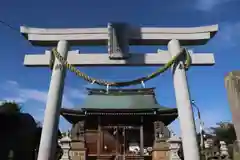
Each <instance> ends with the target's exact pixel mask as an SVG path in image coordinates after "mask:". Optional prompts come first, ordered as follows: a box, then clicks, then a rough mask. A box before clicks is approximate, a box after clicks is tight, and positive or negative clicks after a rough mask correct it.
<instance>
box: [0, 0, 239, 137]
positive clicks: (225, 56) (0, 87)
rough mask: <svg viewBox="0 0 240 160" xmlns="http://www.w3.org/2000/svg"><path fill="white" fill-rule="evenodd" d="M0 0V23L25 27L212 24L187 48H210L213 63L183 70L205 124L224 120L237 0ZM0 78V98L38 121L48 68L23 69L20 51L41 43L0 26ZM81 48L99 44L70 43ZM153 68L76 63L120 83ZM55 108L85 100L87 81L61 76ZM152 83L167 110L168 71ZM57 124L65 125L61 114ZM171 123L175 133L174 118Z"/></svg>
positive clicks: (235, 59)
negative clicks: (203, 39)
mask: <svg viewBox="0 0 240 160" xmlns="http://www.w3.org/2000/svg"><path fill="white" fill-rule="evenodd" d="M137 2H138V3H136V1H129V0H128V1H126V0H121V1H115V0H101V1H93V0H81V1H80V0H79V1H77V0H71V2H70V1H66V0H65V1H64V0H51V1H49V0H41V1H32V0H21V1H14V0H1V2H0V20H3V21H5V22H7V23H9V24H11V25H12V26H14V27H15V28H19V26H20V25H26V26H32V27H56V28H57V27H61V28H63V27H97V26H106V25H107V22H110V21H121V22H128V23H131V24H133V25H137V26H139V25H141V26H149V27H151V26H162V27H184V26H204V25H212V24H219V27H220V30H219V32H218V34H217V35H216V36H215V37H214V38H213V39H212V40H211V41H210V42H209V43H208V44H207V45H204V46H198V47H192V48H191V49H193V50H194V51H195V52H213V53H214V54H215V59H216V64H215V66H213V67H192V68H191V69H190V70H189V71H188V80H189V86H190V91H191V97H192V98H193V99H194V100H195V101H196V103H197V105H198V106H199V108H200V110H201V113H202V116H203V120H204V122H205V125H206V127H209V126H212V125H214V124H215V123H216V122H218V121H221V120H222V121H230V120H231V113H230V110H229V104H228V101H227V95H226V90H225V88H224V76H225V75H226V74H227V73H228V72H229V71H232V70H237V69H239V59H240V54H239V53H238V52H239V50H240V46H239V43H240V41H239V38H240V20H239V18H238V17H239V16H238V15H239V12H240V11H238V9H237V8H239V5H240V1H238V0H182V1H181V2H180V1H178V0H168V1H159V0H138V1H137ZM0 42H1V43H0V48H1V58H0V64H1V76H0V99H1V100H15V101H17V102H19V103H21V104H22V106H23V110H24V111H25V112H30V113H31V114H32V115H33V116H34V117H35V118H36V119H37V120H39V121H42V120H43V115H44V109H45V105H46V98H47V90H48V86H49V81H50V75H51V72H50V70H49V69H48V68H27V67H24V66H23V59H24V54H27V53H39V54H40V53H44V51H45V49H46V48H43V47H33V46H31V45H30V44H29V43H28V41H27V40H25V39H24V38H23V37H22V36H21V35H20V34H19V32H18V31H14V30H11V29H9V28H8V27H6V26H3V25H0ZM74 48H78V49H79V50H80V51H81V52H104V51H107V49H106V48H105V47H92V48H89V47H74ZM157 48H161V49H165V48H166V47H165V46H155V47H146V46H142V47H133V48H132V51H135V52H156V50H157ZM155 69H156V67H133V68H118V67H111V68H109V67H108V68H104V67H95V68H81V70H83V71H84V72H86V73H88V74H89V75H91V76H94V77H99V78H104V79H108V80H123V79H124V80H126V79H132V78H135V77H138V76H142V75H146V74H148V73H150V72H152V71H154V70H155ZM65 83H66V85H65V91H64V100H63V105H64V106H67V107H76V106H81V104H82V103H83V102H84V98H85V90H84V87H85V86H86V85H89V84H88V83H86V82H84V81H83V80H81V79H79V78H77V77H76V76H75V75H74V74H72V73H68V74H67V77H66V81H65ZM146 86H147V87H157V89H156V93H157V99H158V101H159V103H160V104H162V105H164V106H169V107H175V106H176V104H175V97H174V90H173V83H172V77H171V74H170V72H166V73H164V74H163V75H162V76H160V77H158V78H155V79H154V80H151V81H149V82H147V83H146ZM60 128H61V129H62V130H67V129H68V128H69V124H68V123H67V122H66V121H65V120H64V119H63V118H61V120H60ZM171 128H172V129H174V130H175V132H177V133H179V126H178V121H175V122H174V123H173V124H172V125H171Z"/></svg>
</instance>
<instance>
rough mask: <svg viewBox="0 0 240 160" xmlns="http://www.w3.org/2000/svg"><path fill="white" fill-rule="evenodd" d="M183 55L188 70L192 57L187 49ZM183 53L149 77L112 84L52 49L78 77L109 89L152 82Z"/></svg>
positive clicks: (183, 50)
mask: <svg viewBox="0 0 240 160" xmlns="http://www.w3.org/2000/svg"><path fill="white" fill-rule="evenodd" d="M182 53H184V54H185V55H186V58H185V62H184V68H185V69H186V70H187V69H188V67H189V66H190V63H191V56H190V54H189V52H188V51H187V49H185V48H184V49H182ZM182 53H180V54H178V55H177V56H175V57H173V58H172V59H171V60H170V61H169V62H168V63H166V64H165V65H164V66H163V67H160V68H158V69H157V70H156V71H155V72H153V73H151V74H149V75H147V76H144V77H140V78H137V79H134V80H130V81H122V82H110V81H106V80H102V79H96V78H93V77H90V76H88V75H87V74H85V73H83V72H81V71H80V70H79V69H77V68H76V67H74V66H73V65H71V64H69V63H68V61H67V60H65V59H64V57H62V56H61V54H60V53H58V51H57V48H53V49H52V54H53V56H55V58H57V59H58V60H59V61H60V63H61V64H62V65H63V66H65V67H66V68H67V69H69V70H70V71H71V72H73V73H75V74H76V75H77V76H78V77H81V78H83V79H84V80H86V81H88V82H90V83H96V84H98V85H101V86H107V87H110V86H114V87H125V86H130V85H136V84H141V83H143V82H146V81H148V80H151V79H153V78H155V77H157V76H158V75H160V74H161V73H163V72H165V71H166V70H167V69H169V68H170V67H171V66H172V65H173V64H174V63H175V62H176V61H177V60H178V59H179V57H180V56H181V55H182ZM53 64H54V61H52V62H51V64H50V67H51V68H53Z"/></svg>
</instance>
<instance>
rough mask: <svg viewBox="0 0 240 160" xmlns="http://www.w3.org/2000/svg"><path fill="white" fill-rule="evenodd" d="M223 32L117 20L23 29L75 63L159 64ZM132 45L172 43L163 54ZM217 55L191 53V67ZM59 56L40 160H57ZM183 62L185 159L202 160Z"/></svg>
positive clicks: (179, 89) (179, 80)
mask: <svg viewBox="0 0 240 160" xmlns="http://www.w3.org/2000/svg"><path fill="white" fill-rule="evenodd" d="M217 31H218V25H213V26H205V27H189V28H158V27H155V28H149V27H142V28H134V27H132V26H129V25H119V24H112V25H108V27H106V28H67V29H47V28H30V27H24V26H22V27H21V33H22V34H23V35H24V36H25V37H26V38H27V39H28V40H29V41H30V42H31V43H32V45H35V46H57V51H58V52H59V53H60V54H61V56H62V57H64V58H66V59H67V61H68V63H69V64H72V65H74V66H88V67H92V66H146V65H148V66H159V65H163V64H166V63H167V62H168V61H170V60H171V58H172V57H174V56H176V55H178V54H179V53H180V52H181V46H180V44H181V45H203V44H206V43H207V42H208V40H209V39H211V38H212V37H213V36H214V35H215V33H216V32H217ZM107 43H108V52H109V53H103V54H88V53H79V52H78V51H69V47H70V46H73V45H106V44H107ZM129 45H168V51H162V52H160V53H158V54H157V53H146V54H144V55H143V54H131V53H129V51H128V46H129ZM52 60H53V57H52V54H51V51H45V54H40V55H25V59H24V65H25V66H30V67H34V66H40V67H47V66H49V65H50V64H51V61H52ZM214 63H215V62H214V55H213V54H211V53H195V54H192V53H191V65H196V66H202V65H205V66H207V65H213V64H214ZM59 65H61V64H60V61H59V60H58V59H55V62H54V66H53V67H54V69H53V71H52V77H51V82H50V87H49V93H48V99H47V104H46V110H45V116H44V123H43V130H42V137H41V142H40V148H39V154H38V160H52V159H53V154H54V153H55V148H56V146H55V145H56V144H55V142H54V140H55V138H56V135H57V130H58V123H59V112H60V108H61V102H62V95H63V89H64V78H65V69H60V68H59ZM182 65H183V60H181V59H180V60H179V61H178V62H177V63H175V65H174V67H172V71H173V84H174V88H175V97H176V102H177V108H178V113H179V120H180V128H181V137H182V144H183V150H184V159H185V160H199V159H200V156H199V150H198V144H197V141H196V131H195V123H194V119H193V111H192V106H191V101H190V95H189V89H188V84H187V79H186V72H185V69H184V68H183V67H182Z"/></svg>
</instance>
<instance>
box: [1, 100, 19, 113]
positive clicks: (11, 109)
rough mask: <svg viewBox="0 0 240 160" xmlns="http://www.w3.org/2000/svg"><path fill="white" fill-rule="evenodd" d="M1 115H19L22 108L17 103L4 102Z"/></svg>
mask: <svg viewBox="0 0 240 160" xmlns="http://www.w3.org/2000/svg"><path fill="white" fill-rule="evenodd" d="M0 113H2V114H18V113H21V107H20V106H19V105H18V104H17V103H15V102H4V103H2V104H1V105H0Z"/></svg>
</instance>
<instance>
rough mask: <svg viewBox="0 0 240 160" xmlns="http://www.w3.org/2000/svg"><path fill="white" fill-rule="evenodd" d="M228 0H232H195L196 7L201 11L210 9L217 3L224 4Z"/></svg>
mask: <svg viewBox="0 0 240 160" xmlns="http://www.w3.org/2000/svg"><path fill="white" fill-rule="evenodd" d="M230 1H234V0H197V1H196V8H197V9H198V10H201V11H205V12H208V11H211V10H212V9H214V8H215V7H217V6H218V5H222V4H226V3H228V2H230Z"/></svg>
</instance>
